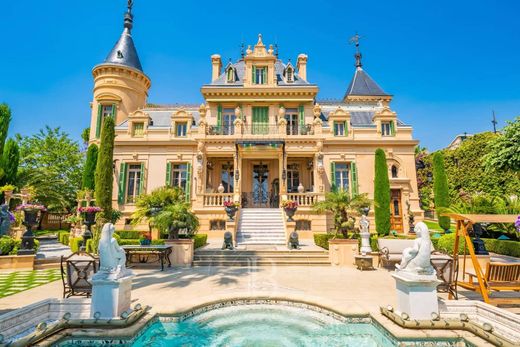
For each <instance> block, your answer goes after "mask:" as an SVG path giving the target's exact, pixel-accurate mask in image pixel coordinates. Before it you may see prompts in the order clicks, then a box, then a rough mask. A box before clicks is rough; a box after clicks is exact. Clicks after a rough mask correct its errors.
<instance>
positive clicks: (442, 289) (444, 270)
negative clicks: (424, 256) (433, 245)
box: [430, 252, 459, 300]
mask: <svg viewBox="0 0 520 347" xmlns="http://www.w3.org/2000/svg"><path fill="white" fill-rule="evenodd" d="M430 263H431V264H432V266H433V268H434V269H435V272H436V274H437V278H438V279H439V280H440V281H442V283H440V284H439V285H438V286H437V291H438V292H439V293H449V294H451V295H453V297H454V298H455V299H457V300H458V293H457V276H458V274H459V270H458V269H459V266H458V261H457V259H453V258H452V257H450V256H449V255H447V254H444V253H440V252H432V256H431V259H430Z"/></svg>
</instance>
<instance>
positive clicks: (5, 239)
mask: <svg viewBox="0 0 520 347" xmlns="http://www.w3.org/2000/svg"><path fill="white" fill-rule="evenodd" d="M14 245H15V241H14V239H13V238H12V237H9V236H2V237H1V238H0V255H7V254H9V253H10V252H11V251H12V250H13V248H14Z"/></svg>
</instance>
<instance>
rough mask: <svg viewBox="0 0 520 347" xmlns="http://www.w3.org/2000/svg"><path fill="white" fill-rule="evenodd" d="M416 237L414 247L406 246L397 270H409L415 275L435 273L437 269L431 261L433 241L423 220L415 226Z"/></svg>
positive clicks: (408, 271)
mask: <svg viewBox="0 0 520 347" xmlns="http://www.w3.org/2000/svg"><path fill="white" fill-rule="evenodd" d="M414 231H415V235H416V239H415V241H414V243H413V246H412V247H408V248H405V249H404V251H403V256H402V258H401V263H400V264H396V265H395V267H396V272H401V271H402V272H407V273H411V274H415V275H433V274H434V273H435V270H434V269H433V266H432V265H431V263H430V258H431V252H432V242H431V240H430V231H429V230H428V227H427V226H426V224H424V223H423V222H419V223H417V225H416V226H415V228H414Z"/></svg>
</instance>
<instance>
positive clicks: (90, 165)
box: [81, 143, 98, 190]
mask: <svg viewBox="0 0 520 347" xmlns="http://www.w3.org/2000/svg"><path fill="white" fill-rule="evenodd" d="M97 159H98V147H97V145H96V144H94V143H93V144H91V145H90V146H88V150H87V159H86V160H85V166H84V168H83V178H82V184H81V185H82V187H83V189H90V190H94V189H95V187H96V185H95V182H94V181H95V176H96V164H97Z"/></svg>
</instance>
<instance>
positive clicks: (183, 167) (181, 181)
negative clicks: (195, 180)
mask: <svg viewBox="0 0 520 347" xmlns="http://www.w3.org/2000/svg"><path fill="white" fill-rule="evenodd" d="M187 182H188V164H186V163H182V164H173V165H172V186H173V187H179V188H181V189H182V190H183V191H186V184H187Z"/></svg>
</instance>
